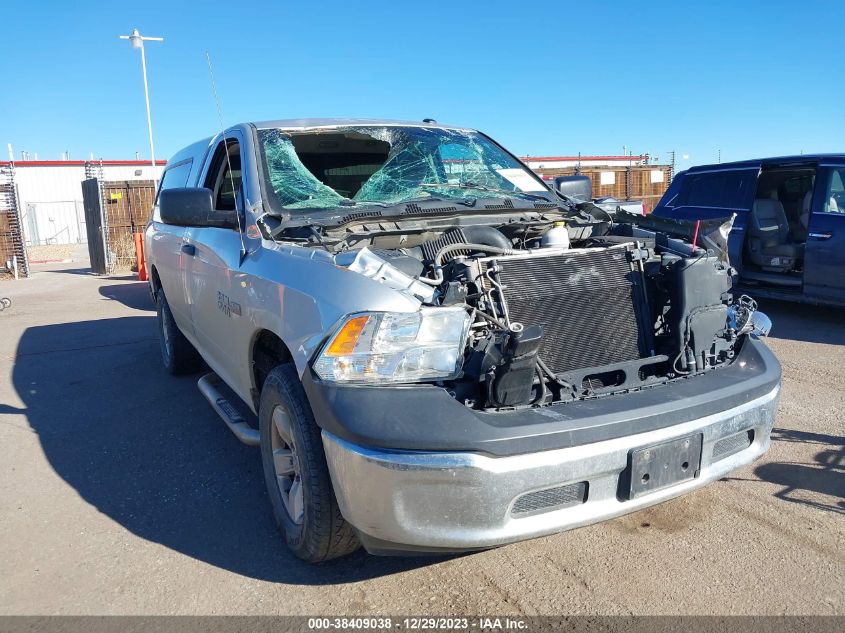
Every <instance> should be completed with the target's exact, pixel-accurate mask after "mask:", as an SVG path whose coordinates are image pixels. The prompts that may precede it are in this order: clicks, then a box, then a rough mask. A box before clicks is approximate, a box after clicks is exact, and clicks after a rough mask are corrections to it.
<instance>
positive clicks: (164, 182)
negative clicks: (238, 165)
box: [146, 159, 193, 338]
mask: <svg viewBox="0 0 845 633" xmlns="http://www.w3.org/2000/svg"><path fill="white" fill-rule="evenodd" d="M192 162H193V161H192V160H191V159H188V160H184V161H181V162H178V163H176V164H174V165H167V168H166V169H165V171H164V173H163V174H162V177H161V183H160V184H159V190H158V193H157V195H156V201H155V206H154V207H153V215H152V218H151V220H150V224H149V226H148V227H147V231H146V239H147V240H148V242H149V243H148V244H147V246H146V248H147V252H148V253H155V264H156V272H157V273H158V276H159V281H160V282H161V288H162V290H163V291H164V296H165V297H167V304H168V305H169V306H170V312H171V313H172V314H173V318H174V319H175V320H176V325H178V326H179V329H180V330H181V331H182V332H183V333H184V334H185V335H186V336H187V337H188V338H191V336H192V333H193V331H192V329H191V315H190V311H189V310H188V304H187V301H186V296H187V289H186V287H185V276H184V275H183V270H184V266H185V261H184V258H185V256H184V253H183V252H182V245H183V243H184V241H185V234H186V232H187V229H186V228H185V227H183V226H174V225H172V224H165V223H163V222H162V221H161V216H160V215H159V208H158V196H159V195H160V194H161V192H162V191H163V190H165V189H171V188H174V187H184V186H186V184H187V182H188V177H189V175H190V173H191V166H192Z"/></svg>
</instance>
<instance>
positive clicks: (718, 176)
mask: <svg viewBox="0 0 845 633" xmlns="http://www.w3.org/2000/svg"><path fill="white" fill-rule="evenodd" d="M756 181H757V174H756V172H755V171H751V170H741V171H740V170H737V171H723V172H711V173H703V174H696V173H692V174H687V176H686V178H685V179H684V184H683V186H682V188H681V192H680V193H679V194H678V199H677V200H676V201H675V204H674V206H676V207H678V206H696V207H718V208H722V209H741V208H745V207H746V206H748V202H749V196H750V194H749V192H750V191H751V189H752V188H753V187H754V186H755V185H756Z"/></svg>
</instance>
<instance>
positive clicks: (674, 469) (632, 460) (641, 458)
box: [625, 433, 703, 499]
mask: <svg viewBox="0 0 845 633" xmlns="http://www.w3.org/2000/svg"><path fill="white" fill-rule="evenodd" d="M702 440H703V436H702V434H701V433H697V434H695V435H688V436H686V437H681V438H679V439H677V440H672V441H670V442H664V443H662V444H655V445H654V446H646V447H645V448H639V449H637V450H634V451H631V452H630V453H629V456H628V468H627V477H626V478H625V479H627V481H628V482H629V485H628V486H627V490H626V491H625V492H627V495H626V496H627V498H628V499H636V498H637V497H642V496H644V495H647V494H650V493H652V492H654V491H655V490H660V489H662V488H668V487H669V486H674V485H676V484H679V483H681V482H684V481H687V480H689V479H694V478H695V477H697V476H698V472H699V469H700V468H701V445H702Z"/></svg>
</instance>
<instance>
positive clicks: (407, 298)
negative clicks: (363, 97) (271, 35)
mask: <svg viewBox="0 0 845 633" xmlns="http://www.w3.org/2000/svg"><path fill="white" fill-rule="evenodd" d="M729 228H730V219H728V221H727V222H724V223H723V222H721V221H718V222H709V223H705V224H703V225H699V226H697V227H694V228H693V227H692V226H691V225H690V224H689V223H687V222H682V221H673V220H666V219H662V220H658V219H652V218H648V217H642V216H634V215H627V214H625V213H624V212H623V211H621V210H619V211H617V212H616V213H607V212H605V211H602V210H601V209H598V208H596V207H594V206H593V205H592V204H591V203H589V202H584V203H576V202H575V201H572V200H570V199H568V198H566V197H565V196H564V195H562V194H560V193H556V192H554V191H552V190H550V189H549V188H548V187H547V186H546V185H545V184H544V183H543V182H542V181H541V180H540V179H539V178H538V177H537V176H535V175H534V174H533V173H532V172H531V171H530V170H529V169H528V168H526V167H525V166H524V165H523V164H522V163H521V162H520V161H519V160H518V159H517V158H515V157H514V156H513V155H512V154H510V153H509V152H508V151H506V150H505V149H503V148H502V147H501V146H500V145H498V144H497V143H495V142H494V141H493V140H491V139H490V138H489V137H487V136H485V135H484V134H481V133H479V132H476V131H474V130H470V129H464V128H457V127H451V126H443V125H438V124H436V123H434V122H431V121H427V122H425V123H404V122H392V121H369V120H288V121H272V122H264V123H250V124H243V125H237V126H234V127H231V128H229V129H227V130H226V131H225V132H223V133H221V134H219V135H217V136H215V137H213V138H210V139H206V140H203V141H201V142H199V143H196V144H194V145H192V146H190V147H188V148H186V149H185V150H183V151H181V152H179V153H178V154H177V155H176V156H174V157H173V158H172V159H171V160H170V162H168V164H167V169H166V171H165V172H164V175H163V178H162V183H161V187H160V191H159V194H158V199H157V203H156V208H155V210H154V213H153V218H152V220H151V221H150V224H149V225H148V227H147V232H146V253H147V266H148V269H149V270H148V272H149V277H150V280H151V290H152V293H153V296H154V298H155V300H156V303H157V306H158V319H159V326H160V334H161V348H162V355H163V359H164V364H165V366H166V367H167V369H168V370H169V371H171V372H173V373H188V372H192V371H198V370H200V368H201V367H202V366H203V363H202V361H205V364H207V366H208V367H209V368H210V370H211V372H210V373H206V375H204V376H203V377H202V378H200V381H199V385H200V388H201V390H202V391H203V393H204V394H205V395H206V397H207V398H208V399H209V401H210V402H211V404H212V406H213V407H214V408H215V410H216V411H217V412H218V413H219V414H220V416H221V417H222V418H223V419H224V421H225V422H226V423H227V424H228V425H229V427H230V428H231V429H232V431H234V432H235V434H236V435H237V436H238V438H239V439H241V440H242V441H244V442H246V443H248V444H253V445H260V451H261V457H262V462H263V468H264V473H265V479H266V483H267V489H268V491H269V496H270V501H271V503H272V508H273V513H274V516H275V520H276V522H277V524H278V526H279V528H280V531H281V533H282V534H283V535H284V538H285V540H286V542H287V544H288V546H289V547H290V549H291V550H292V551H293V552H294V553H295V554H296V555H297V556H299V557H301V558H303V559H305V560H308V561H322V560H326V559H330V558H333V557H337V556H340V555H343V554H347V553H349V552H351V551H353V550H355V549H356V548H358V547H359V546H360V545H362V544H363V546H364V547H365V548H366V549H367V550H368V551H369V552H371V553H374V554H400V553H401V554H407V553H415V552H452V551H466V550H472V549H480V548H488V547H494V546H498V545H502V544H505V543H510V542H514V541H518V540H521V539H527V538H532V537H537V536H541V535H546V534H552V533H554V532H558V531H561V530H566V529H570V528H574V527H578V526H583V525H587V524H590V523H595V522H597V521H602V520H604V519H608V518H611V517H615V516H618V515H621V514H624V513H627V512H631V511H633V510H637V509H639V508H643V507H645V506H649V505H652V504H654V503H658V502H660V501H664V500H666V499H669V498H671V497H675V496H678V495H681V494H684V493H686V492H689V491H691V490H693V489H695V488H698V487H700V486H702V485H704V484H706V483H707V482H711V481H713V480H715V479H718V478H720V477H722V476H724V475H725V474H726V473H728V472H730V471H732V470H734V469H736V468H737V467H739V466H742V465H744V464H748V463H749V462H751V461H753V460H754V459H756V458H757V457H759V456H760V455H761V454H762V453H763V452H764V451H765V450H766V449H767V447H768V445H769V435H770V431H771V428H772V423H773V419H774V416H775V411H776V409H777V402H778V391H779V386H780V366H779V364H778V362H777V360H776V359H775V358H774V356H773V355H772V353H771V352H770V351H769V350H768V349H767V348H766V346H765V345H764V344H763V342H762V341H761V340H760V337H761V336H763V335H765V334H766V333H767V332H768V329H769V327H770V323H769V322H768V319H766V317H765V316H764V315H763V314H762V313H760V312H758V311H757V310H756V304H755V303H754V302H753V300H751V299H750V298H748V297H745V296H734V295H732V293H731V281H732V273H733V270H732V268H731V267H730V263H729V262H728V261H727V259H726V255H725V252H724V243H725V237H726V235H727V231H728V230H729ZM222 383H225V385H227V386H228V390H227V389H226V387H225V386H224V385H223V384H222ZM229 390H230V391H231V392H233V393H234V394H235V395H236V396H237V397H238V398H240V399H242V400H243V402H244V403H245V405H246V407H248V408H249V409H251V410H252V411H253V412H254V413H256V414H257V418H258V422H257V426H258V428H255V426H254V425H252V424H250V423H249V422H248V421H247V420H246V419H245V417H244V416H242V415H241V414H239V413H238V407H237V406H235V404H237V403H235V404H233V402H234V401H233V399H232V396H231V395H227V393H228V392H229ZM241 408H242V409H243V407H241Z"/></svg>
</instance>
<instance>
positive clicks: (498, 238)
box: [406, 224, 513, 262]
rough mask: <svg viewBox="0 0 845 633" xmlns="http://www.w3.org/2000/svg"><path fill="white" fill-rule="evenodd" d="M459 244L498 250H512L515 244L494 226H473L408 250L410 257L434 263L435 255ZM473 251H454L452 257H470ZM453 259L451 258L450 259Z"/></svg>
mask: <svg viewBox="0 0 845 633" xmlns="http://www.w3.org/2000/svg"><path fill="white" fill-rule="evenodd" d="M457 244H483V245H485V246H495V247H496V248H502V249H511V248H513V244H512V243H511V241H510V240H509V239H508V238H507V237H505V235H504V234H503V233H502V232H501V231H499V230H498V229H496V228H494V227H492V226H485V225H483V224H473V225H471V226H463V227H458V228H456V229H452V230H450V231H446V232H445V233H444V234H443V235H441V236H440V237H438V238H437V239H436V240H429V241H428V242H423V243H422V244H420V245H419V246H415V247H414V248H409V249H407V251H406V252H407V253H408V254H409V255H413V256H414V257H418V258H419V259H421V260H422V261H424V262H433V261H434V257H435V255H437V253H438V252H440V251H441V250H442V249H444V248H446V247H447V246H453V245H457ZM471 250H472V249H467V250H466V251H460V250H458V251H452V253H451V256H452V257H456V256H458V255H469V253H470V251H471ZM449 259H451V257H450V258H449Z"/></svg>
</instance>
